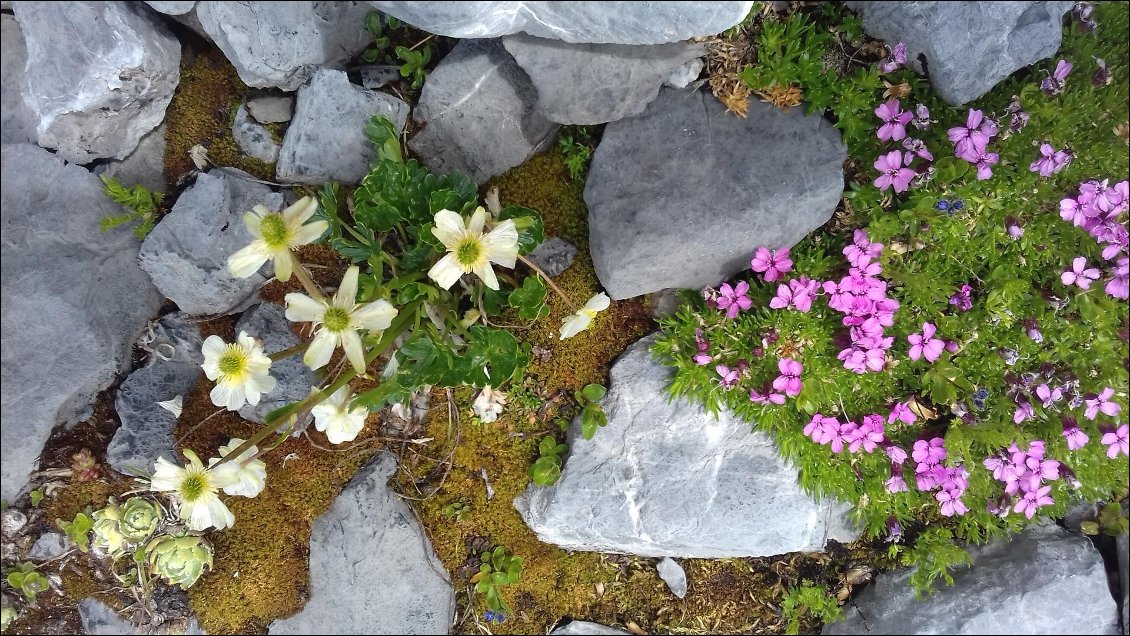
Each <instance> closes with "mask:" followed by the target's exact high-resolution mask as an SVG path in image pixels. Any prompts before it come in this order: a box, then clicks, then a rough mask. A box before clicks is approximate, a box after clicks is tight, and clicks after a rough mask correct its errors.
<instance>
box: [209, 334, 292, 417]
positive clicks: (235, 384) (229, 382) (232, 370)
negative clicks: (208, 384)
mask: <svg viewBox="0 0 1130 636" xmlns="http://www.w3.org/2000/svg"><path fill="white" fill-rule="evenodd" d="M201 351H203V353H204V364H202V365H201V366H202V367H203V368H204V375H206V376H208V379H209V380H212V381H213V382H215V383H216V386H214V387H212V392H211V394H210V395H211V397H212V404H215V405H216V406H223V407H225V408H227V410H229V411H238V410H239V407H241V406H243V405H244V404H251V405H255V404H258V403H259V396H260V395H262V394H263V393H270V392H271V391H273V390H274V389H275V384H276V381H275V379H274V378H272V377H271V374H270V369H271V359H270V358H268V357H267V355H266V354H264V353H263V343H261V342H259V340H257V339H255V338H252V337H251V336H249V335H247V332H244V331H241V332H239V338H238V339H236V341H235V342H234V343H232V344H227V343H225V342H224V341H223V339H221V338H220V337H219V336H208V338H207V339H206V340H205V341H204V345H203V347H201Z"/></svg>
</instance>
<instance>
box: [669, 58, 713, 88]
mask: <svg viewBox="0 0 1130 636" xmlns="http://www.w3.org/2000/svg"><path fill="white" fill-rule="evenodd" d="M704 66H706V63H705V62H703V61H702V58H701V57H696V58H695V59H693V60H691V61H689V62H687V63H686V64H684V65H682V66H680V67H679V68H677V69H675V70H673V71H671V73H670V74H668V75H667V79H665V80H663V85H664V86H670V87H671V88H686V87H688V86H690V85H691V82H693V81H695V80H697V79H698V76H699V75H701V74H702V68H703V67H704Z"/></svg>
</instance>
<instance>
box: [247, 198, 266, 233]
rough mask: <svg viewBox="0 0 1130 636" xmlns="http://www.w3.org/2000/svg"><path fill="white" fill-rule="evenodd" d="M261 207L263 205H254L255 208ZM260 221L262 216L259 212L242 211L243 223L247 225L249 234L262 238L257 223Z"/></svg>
mask: <svg viewBox="0 0 1130 636" xmlns="http://www.w3.org/2000/svg"><path fill="white" fill-rule="evenodd" d="M262 207H263V206H261V205H257V206H255V208H256V209H258V208H262ZM263 209H264V210H265V209H266V208H263ZM262 221H263V216H262V215H260V214H256V213H255V212H244V213H243V224H244V225H245V226H247V231H248V232H250V233H251V236H254V237H255V238H257V239H261V238H263V231H262V230H261V229H259V225H260V223H262Z"/></svg>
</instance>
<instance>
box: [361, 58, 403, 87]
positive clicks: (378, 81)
mask: <svg viewBox="0 0 1130 636" xmlns="http://www.w3.org/2000/svg"><path fill="white" fill-rule="evenodd" d="M398 79H400V67H399V66H392V65H389V64H370V65H367V66H362V67H361V85H362V86H364V87H365V88H370V89H372V88H381V87H382V86H387V85H388V84H391V83H393V82H395V81H396V80H398Z"/></svg>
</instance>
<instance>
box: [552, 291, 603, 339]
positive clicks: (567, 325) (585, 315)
mask: <svg viewBox="0 0 1130 636" xmlns="http://www.w3.org/2000/svg"><path fill="white" fill-rule="evenodd" d="M611 304H612V301H611V300H610V299H609V298H608V294H605V293H604V292H600V293H599V294H597V295H595V296H593V297H592V298H590V299H589V301H588V302H587V303H585V306H584V307H581V308H580V309H578V310H577V312H576V313H574V314H572V315H570V316H567V317H566V318H565V320H564V321H562V322H561V339H562V340H564V339H566V338H572V337H573V336H575V335H577V334H579V333H581V332H582V331H584V330H585V329H588V328H589V325H590V324H592V319H593V318H596V315H597V314H598V313H600V312H602V311H604V310H605V309H608V306H609V305H611Z"/></svg>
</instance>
